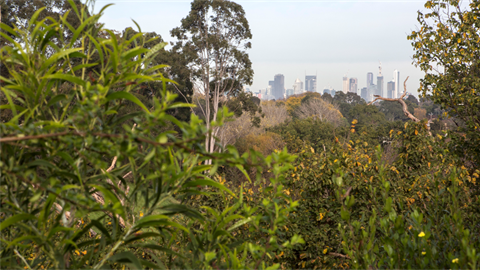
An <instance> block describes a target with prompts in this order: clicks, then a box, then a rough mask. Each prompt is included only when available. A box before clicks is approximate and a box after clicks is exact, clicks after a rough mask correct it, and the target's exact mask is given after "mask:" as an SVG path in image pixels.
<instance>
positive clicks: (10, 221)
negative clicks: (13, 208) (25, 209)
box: [0, 213, 36, 231]
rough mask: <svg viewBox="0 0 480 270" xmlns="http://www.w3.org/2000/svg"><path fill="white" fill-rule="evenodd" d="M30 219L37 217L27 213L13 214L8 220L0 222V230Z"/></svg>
mask: <svg viewBox="0 0 480 270" xmlns="http://www.w3.org/2000/svg"><path fill="white" fill-rule="evenodd" d="M29 219H36V217H35V216H34V215H30V214H26V213H22V214H17V215H14V216H11V217H9V218H7V219H6V220H4V221H2V223H0V231H3V229H5V228H7V227H8V226H10V225H13V224H16V223H18V222H21V221H23V220H29Z"/></svg>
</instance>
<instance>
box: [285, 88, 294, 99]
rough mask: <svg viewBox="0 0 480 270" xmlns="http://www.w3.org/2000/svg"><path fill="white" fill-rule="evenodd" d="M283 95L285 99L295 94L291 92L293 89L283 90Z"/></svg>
mask: <svg viewBox="0 0 480 270" xmlns="http://www.w3.org/2000/svg"><path fill="white" fill-rule="evenodd" d="M285 93H286V94H287V98H288V97H289V96H291V95H293V94H295V92H294V91H293V89H287V90H285Z"/></svg>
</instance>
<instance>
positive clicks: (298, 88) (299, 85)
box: [293, 78, 303, 95]
mask: <svg viewBox="0 0 480 270" xmlns="http://www.w3.org/2000/svg"><path fill="white" fill-rule="evenodd" d="M293 92H294V93H295V95H298V94H301V93H303V82H302V81H300V79H299V78H297V79H296V80H295V83H294V84H293Z"/></svg>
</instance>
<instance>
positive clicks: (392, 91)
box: [387, 81, 395, 98]
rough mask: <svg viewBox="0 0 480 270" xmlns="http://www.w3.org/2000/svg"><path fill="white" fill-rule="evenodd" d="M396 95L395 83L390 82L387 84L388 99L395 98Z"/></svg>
mask: <svg viewBox="0 0 480 270" xmlns="http://www.w3.org/2000/svg"><path fill="white" fill-rule="evenodd" d="M394 94H395V82H394V81H389V82H387V97H388V98H394V97H393V95H394Z"/></svg>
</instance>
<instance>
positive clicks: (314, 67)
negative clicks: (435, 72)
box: [95, 0, 425, 96]
mask: <svg viewBox="0 0 480 270" xmlns="http://www.w3.org/2000/svg"><path fill="white" fill-rule="evenodd" d="M235 2H236V3H238V4H240V5H242V6H243V8H244V10H245V13H246V18H247V20H248V22H249V24H250V29H251V32H252V35H253V38H252V40H251V42H252V49H249V50H248V51H247V52H248V54H249V56H250V60H251V61H252V64H253V69H254V79H253V84H252V85H251V86H247V87H248V88H250V90H251V91H253V92H257V91H258V90H259V89H265V88H266V87H267V86H268V81H269V80H273V77H274V76H275V74H283V75H284V76H285V88H286V89H291V88H293V83H294V82H295V80H296V79H297V78H299V79H300V80H301V81H302V82H305V74H307V75H315V74H316V75H317V91H319V92H323V89H324V88H330V87H332V88H333V89H335V90H341V89H342V79H343V76H345V75H346V76H347V77H349V78H357V79H358V90H359V91H360V89H361V88H362V87H365V86H366V77H367V72H373V74H374V83H376V76H377V75H378V73H379V63H380V62H381V66H382V74H383V76H384V89H386V87H387V86H386V84H387V82H388V81H390V80H392V79H393V71H394V70H395V69H397V70H399V71H400V81H401V82H402V83H401V84H402V85H403V81H404V80H405V78H406V77H407V76H409V79H408V82H407V91H408V92H409V93H412V94H414V95H416V96H417V95H418V92H417V89H418V88H419V86H420V82H419V80H420V79H421V78H422V77H423V75H424V73H423V72H422V71H420V69H419V68H416V67H415V66H414V65H413V64H412V62H413V60H412V56H413V54H414V51H413V47H412V45H411V41H409V40H407V35H409V34H410V33H411V32H412V31H414V30H416V29H417V26H418V22H417V11H418V10H424V8H423V5H424V4H425V0H410V1H402V0H392V1H389V0H383V1H375V0H370V1H368V0H367V1H362V0H346V1H343V0H338V1H322V0H316V1H315V0H311V1H306V0H305V1H302V0H299V1H280V0H276V1H275V0H255V1H254V0H238V1H235ZM109 3H114V5H113V6H111V7H109V8H108V9H107V10H106V11H105V12H104V16H103V17H102V19H101V21H102V22H103V23H105V27H107V28H110V29H116V30H119V31H120V30H123V29H125V28H126V27H135V25H134V23H133V22H132V19H134V20H135V21H136V22H137V23H138V24H139V25H140V27H141V28H142V31H144V32H152V31H154V32H156V33H157V34H160V35H161V36H162V38H163V39H164V40H165V41H173V38H172V37H171V36H170V30H171V29H173V28H175V27H178V26H180V21H181V19H182V18H184V17H186V16H187V15H188V13H189V11H190V3H191V1H182V0H177V1H162V0H138V1H126V0H97V1H96V6H95V9H96V10H97V11H98V10H99V9H100V8H101V7H103V6H104V5H106V4H109ZM167 49H168V46H167ZM402 89H403V87H402Z"/></svg>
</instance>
